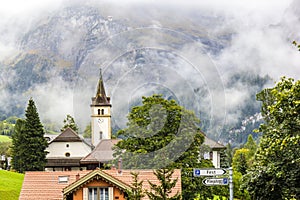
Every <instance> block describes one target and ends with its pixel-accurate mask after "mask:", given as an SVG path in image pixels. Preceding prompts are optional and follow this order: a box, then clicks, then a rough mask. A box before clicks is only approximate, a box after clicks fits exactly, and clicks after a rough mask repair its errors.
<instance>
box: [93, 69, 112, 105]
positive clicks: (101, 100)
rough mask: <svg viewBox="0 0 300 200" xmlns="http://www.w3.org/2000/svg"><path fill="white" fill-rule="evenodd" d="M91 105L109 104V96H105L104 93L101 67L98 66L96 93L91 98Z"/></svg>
mask: <svg viewBox="0 0 300 200" xmlns="http://www.w3.org/2000/svg"><path fill="white" fill-rule="evenodd" d="M92 105H111V104H110V97H108V96H106V93H105V88H104V83H103V78H102V70H101V68H100V73H99V81H98V86H97V93H96V96H95V97H93V98H92Z"/></svg>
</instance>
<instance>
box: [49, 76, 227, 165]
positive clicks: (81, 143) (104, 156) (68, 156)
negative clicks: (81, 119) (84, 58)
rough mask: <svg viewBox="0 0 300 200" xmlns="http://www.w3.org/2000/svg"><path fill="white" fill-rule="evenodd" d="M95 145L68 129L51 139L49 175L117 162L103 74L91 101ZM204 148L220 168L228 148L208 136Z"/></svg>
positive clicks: (92, 136)
mask: <svg viewBox="0 0 300 200" xmlns="http://www.w3.org/2000/svg"><path fill="white" fill-rule="evenodd" d="M91 100H92V101H91V105H90V107H91V144H89V143H88V142H86V141H85V140H84V139H83V138H81V137H80V136H79V135H78V133H75V132H74V131H73V130H72V129H71V128H67V129H66V130H65V131H63V132H62V133H61V134H60V135H58V136H57V137H56V138H55V139H52V140H51V139H50V142H49V147H48V148H47V149H46V151H48V152H49V153H48V154H47V164H46V168H45V171H70V170H94V169H96V168H104V167H105V164H106V163H109V162H110V161H112V160H113V153H114V152H113V147H114V145H115V144H117V143H118V141H119V140H120V139H112V137H111V136H112V129H111V107H112V105H111V103H110V97H108V96H107V95H106V92H105V87H104V82H103V77H102V72H101V70H100V77H99V80H98V84H97V90H96V95H95V96H94V97H92V99H91ZM204 137H205V140H204V145H207V146H209V147H210V148H211V151H210V152H206V153H205V156H204V158H205V159H210V160H211V161H212V162H213V164H214V166H215V167H216V168H220V151H221V150H223V149H225V148H226V147H225V146H223V145H221V144H219V143H217V142H215V141H213V140H211V139H209V138H208V137H207V136H206V135H205V134H204Z"/></svg>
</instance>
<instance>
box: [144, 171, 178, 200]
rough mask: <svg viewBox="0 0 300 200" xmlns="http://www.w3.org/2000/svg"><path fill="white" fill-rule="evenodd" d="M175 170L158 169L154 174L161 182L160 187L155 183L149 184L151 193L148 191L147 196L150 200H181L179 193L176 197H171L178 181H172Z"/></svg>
mask: <svg viewBox="0 0 300 200" xmlns="http://www.w3.org/2000/svg"><path fill="white" fill-rule="evenodd" d="M173 173H174V169H157V170H155V172H154V174H155V176H156V177H157V179H158V180H159V182H160V185H156V184H154V183H151V182H150V181H148V182H149V184H150V186H151V191H147V192H146V194H147V196H148V197H149V199H150V200H180V199H181V195H180V194H179V193H178V192H177V194H176V195H174V196H172V197H169V195H170V193H171V192H172V188H174V187H175V185H176V183H177V181H178V179H175V180H172V179H171V178H172V175H173Z"/></svg>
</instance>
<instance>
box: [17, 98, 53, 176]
mask: <svg viewBox="0 0 300 200" xmlns="http://www.w3.org/2000/svg"><path fill="white" fill-rule="evenodd" d="M12 139H13V141H12V144H13V147H12V155H13V160H12V165H13V168H14V169H15V170H17V171H18V172H25V171H41V170H43V169H44V166H45V164H46V154H47V152H46V151H45V149H46V148H47V146H48V143H47V140H46V139H45V138H44V129H43V125H42V123H41V122H40V118H39V114H38V112H37V108H36V106H35V103H34V101H33V100H32V99H30V100H29V103H28V106H27V109H26V111H25V119H24V120H23V119H19V120H17V122H16V125H15V130H14V134H13V135H12Z"/></svg>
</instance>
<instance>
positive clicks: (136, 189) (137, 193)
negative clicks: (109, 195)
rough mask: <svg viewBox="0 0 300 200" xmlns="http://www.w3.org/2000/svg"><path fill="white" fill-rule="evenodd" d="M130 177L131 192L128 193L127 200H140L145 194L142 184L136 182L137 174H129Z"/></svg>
mask: <svg viewBox="0 0 300 200" xmlns="http://www.w3.org/2000/svg"><path fill="white" fill-rule="evenodd" d="M131 175H132V180H133V182H132V191H128V192H127V193H128V198H127V199H128V200H140V199H142V198H143V197H144V196H145V194H144V190H143V182H144V181H139V180H138V175H139V173H135V172H131Z"/></svg>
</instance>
